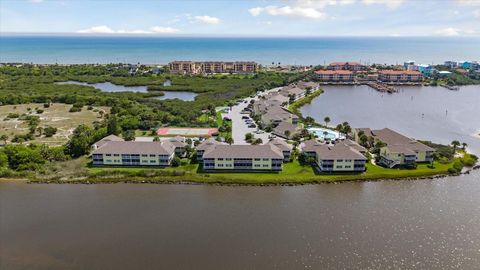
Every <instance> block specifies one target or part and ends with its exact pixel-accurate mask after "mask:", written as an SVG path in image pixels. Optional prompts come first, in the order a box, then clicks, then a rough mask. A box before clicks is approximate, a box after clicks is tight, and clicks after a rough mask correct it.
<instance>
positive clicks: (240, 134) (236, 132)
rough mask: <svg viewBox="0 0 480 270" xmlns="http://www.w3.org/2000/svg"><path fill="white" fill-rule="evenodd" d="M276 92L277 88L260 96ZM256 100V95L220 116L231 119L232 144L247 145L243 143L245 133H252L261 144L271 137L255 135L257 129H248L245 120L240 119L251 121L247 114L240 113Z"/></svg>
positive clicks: (265, 133)
mask: <svg viewBox="0 0 480 270" xmlns="http://www.w3.org/2000/svg"><path fill="white" fill-rule="evenodd" d="M278 90H279V88H274V89H270V90H267V91H265V92H263V93H261V94H260V95H265V94H267V93H269V92H271V91H278ZM258 98H259V96H258V95H257V96H255V97H253V98H250V97H249V98H245V99H244V101H243V102H241V103H239V104H238V105H235V106H233V107H232V109H231V110H230V112H228V113H224V114H222V117H228V118H230V119H232V138H233V142H234V144H249V143H248V142H246V141H245V134H247V133H252V134H253V136H254V137H255V138H260V139H262V141H263V143H266V142H268V140H269V138H268V137H269V136H270V135H271V133H268V132H265V131H260V132H262V133H261V134H257V133H256V131H257V127H255V128H249V127H248V124H247V123H246V122H245V119H242V116H247V117H248V118H249V119H251V118H250V116H249V115H248V114H241V112H242V110H243V109H245V108H246V107H247V106H248V104H249V103H250V101H251V100H257V99H258ZM252 122H253V119H252ZM255 126H256V124H255Z"/></svg>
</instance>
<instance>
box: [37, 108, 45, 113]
mask: <svg viewBox="0 0 480 270" xmlns="http://www.w3.org/2000/svg"><path fill="white" fill-rule="evenodd" d="M36 111H37V113H38V114H42V113H43V112H44V110H42V109H37V110H36Z"/></svg>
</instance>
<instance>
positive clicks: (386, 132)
mask: <svg viewBox="0 0 480 270" xmlns="http://www.w3.org/2000/svg"><path fill="white" fill-rule="evenodd" d="M362 133H363V134H365V136H367V137H373V138H374V139H375V141H381V142H383V143H385V146H383V147H381V148H380V161H379V163H380V164H381V165H383V166H385V167H389V168H393V167H395V166H403V165H414V164H415V163H417V162H420V163H422V162H432V161H433V153H434V151H435V149H433V148H431V147H429V146H427V145H424V144H423V143H420V142H418V141H416V140H414V139H411V138H408V137H406V136H404V135H402V134H400V133H398V132H396V131H394V130H391V129H389V128H384V129H379V130H371V129H369V128H356V129H354V130H353V134H354V137H355V139H356V140H357V141H358V140H359V137H360V136H361V134H362Z"/></svg>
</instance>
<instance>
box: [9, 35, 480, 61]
mask: <svg viewBox="0 0 480 270" xmlns="http://www.w3.org/2000/svg"><path fill="white" fill-rule="evenodd" d="M479 44H480V39H479V38H478V37H469V38H467V37H448V38H445V37H319V38H195V37H91V36H90V37H88V36H70V37H65V36H63V37H62V36H56V37H48V36H43V37H42V36H6V35H0V62H24V63H32V62H33V63H43V64H48V63H67V64H72V63H78V64H85V63H119V62H122V63H138V62H140V63H146V64H151V63H168V62H170V61H173V60H225V61H232V60H233V61H241V60H252V61H257V62H259V63H261V64H271V63H272V62H275V63H278V62H281V63H282V64H303V65H319V64H324V63H325V62H327V63H328V62H333V61H363V62H375V63H390V64H394V63H403V62H404V61H406V60H412V59H413V60H416V61H417V62H420V63H428V64H429V63H432V62H435V63H443V61H446V60H455V61H464V60H471V61H472V60H480V46H479Z"/></svg>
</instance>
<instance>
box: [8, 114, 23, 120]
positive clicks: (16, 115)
mask: <svg viewBox="0 0 480 270" xmlns="http://www.w3.org/2000/svg"><path fill="white" fill-rule="evenodd" d="M19 117H20V114H18V113H9V114H8V115H7V118H9V119H15V118H19Z"/></svg>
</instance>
